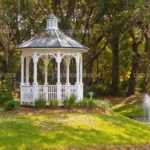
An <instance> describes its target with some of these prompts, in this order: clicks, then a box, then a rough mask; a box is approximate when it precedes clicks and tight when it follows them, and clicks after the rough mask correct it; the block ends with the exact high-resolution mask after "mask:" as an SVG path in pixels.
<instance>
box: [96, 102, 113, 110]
mask: <svg viewBox="0 0 150 150" xmlns="http://www.w3.org/2000/svg"><path fill="white" fill-rule="evenodd" d="M96 102H97V106H98V107H99V108H100V109H103V110H108V109H110V108H111V106H112V104H111V102H110V101H108V100H97V101H96Z"/></svg>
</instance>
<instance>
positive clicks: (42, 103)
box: [35, 98, 46, 108]
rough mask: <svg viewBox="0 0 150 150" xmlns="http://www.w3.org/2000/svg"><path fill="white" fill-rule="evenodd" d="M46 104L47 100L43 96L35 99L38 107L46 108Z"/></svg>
mask: <svg viewBox="0 0 150 150" xmlns="http://www.w3.org/2000/svg"><path fill="white" fill-rule="evenodd" d="M45 106H46V100H45V99H43V98H39V99H36V100H35V107H36V108H44V107H45Z"/></svg>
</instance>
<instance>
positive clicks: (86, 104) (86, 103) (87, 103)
mask: <svg viewBox="0 0 150 150" xmlns="http://www.w3.org/2000/svg"><path fill="white" fill-rule="evenodd" d="M79 107H82V108H94V107H96V103H95V102H94V100H92V99H83V100H81V101H80V102H79Z"/></svg>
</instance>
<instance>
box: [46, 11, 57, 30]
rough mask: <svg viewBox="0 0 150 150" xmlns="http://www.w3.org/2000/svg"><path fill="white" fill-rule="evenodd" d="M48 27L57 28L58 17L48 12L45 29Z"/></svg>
mask: <svg viewBox="0 0 150 150" xmlns="http://www.w3.org/2000/svg"><path fill="white" fill-rule="evenodd" d="M50 29H56V30H57V29H58V19H57V17H55V15H54V14H50V15H49V16H48V17H47V28H46V30H50Z"/></svg>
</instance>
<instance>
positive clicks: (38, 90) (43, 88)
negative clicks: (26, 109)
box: [21, 85, 82, 104]
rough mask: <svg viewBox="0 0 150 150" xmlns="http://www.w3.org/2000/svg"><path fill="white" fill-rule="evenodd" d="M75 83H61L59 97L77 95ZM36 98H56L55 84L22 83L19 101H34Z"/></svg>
mask: <svg viewBox="0 0 150 150" xmlns="http://www.w3.org/2000/svg"><path fill="white" fill-rule="evenodd" d="M77 88H78V87H77V86H76V85H61V90H60V92H61V99H65V98H66V97H69V96H75V97H77V94H78V92H77ZM81 90H82V89H81ZM37 98H44V99H46V100H47V101H48V100H52V99H53V100H54V99H57V85H36V86H35V85H29V86H28V85H22V86H21V103H22V104H23V103H34V100H35V99H37Z"/></svg>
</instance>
